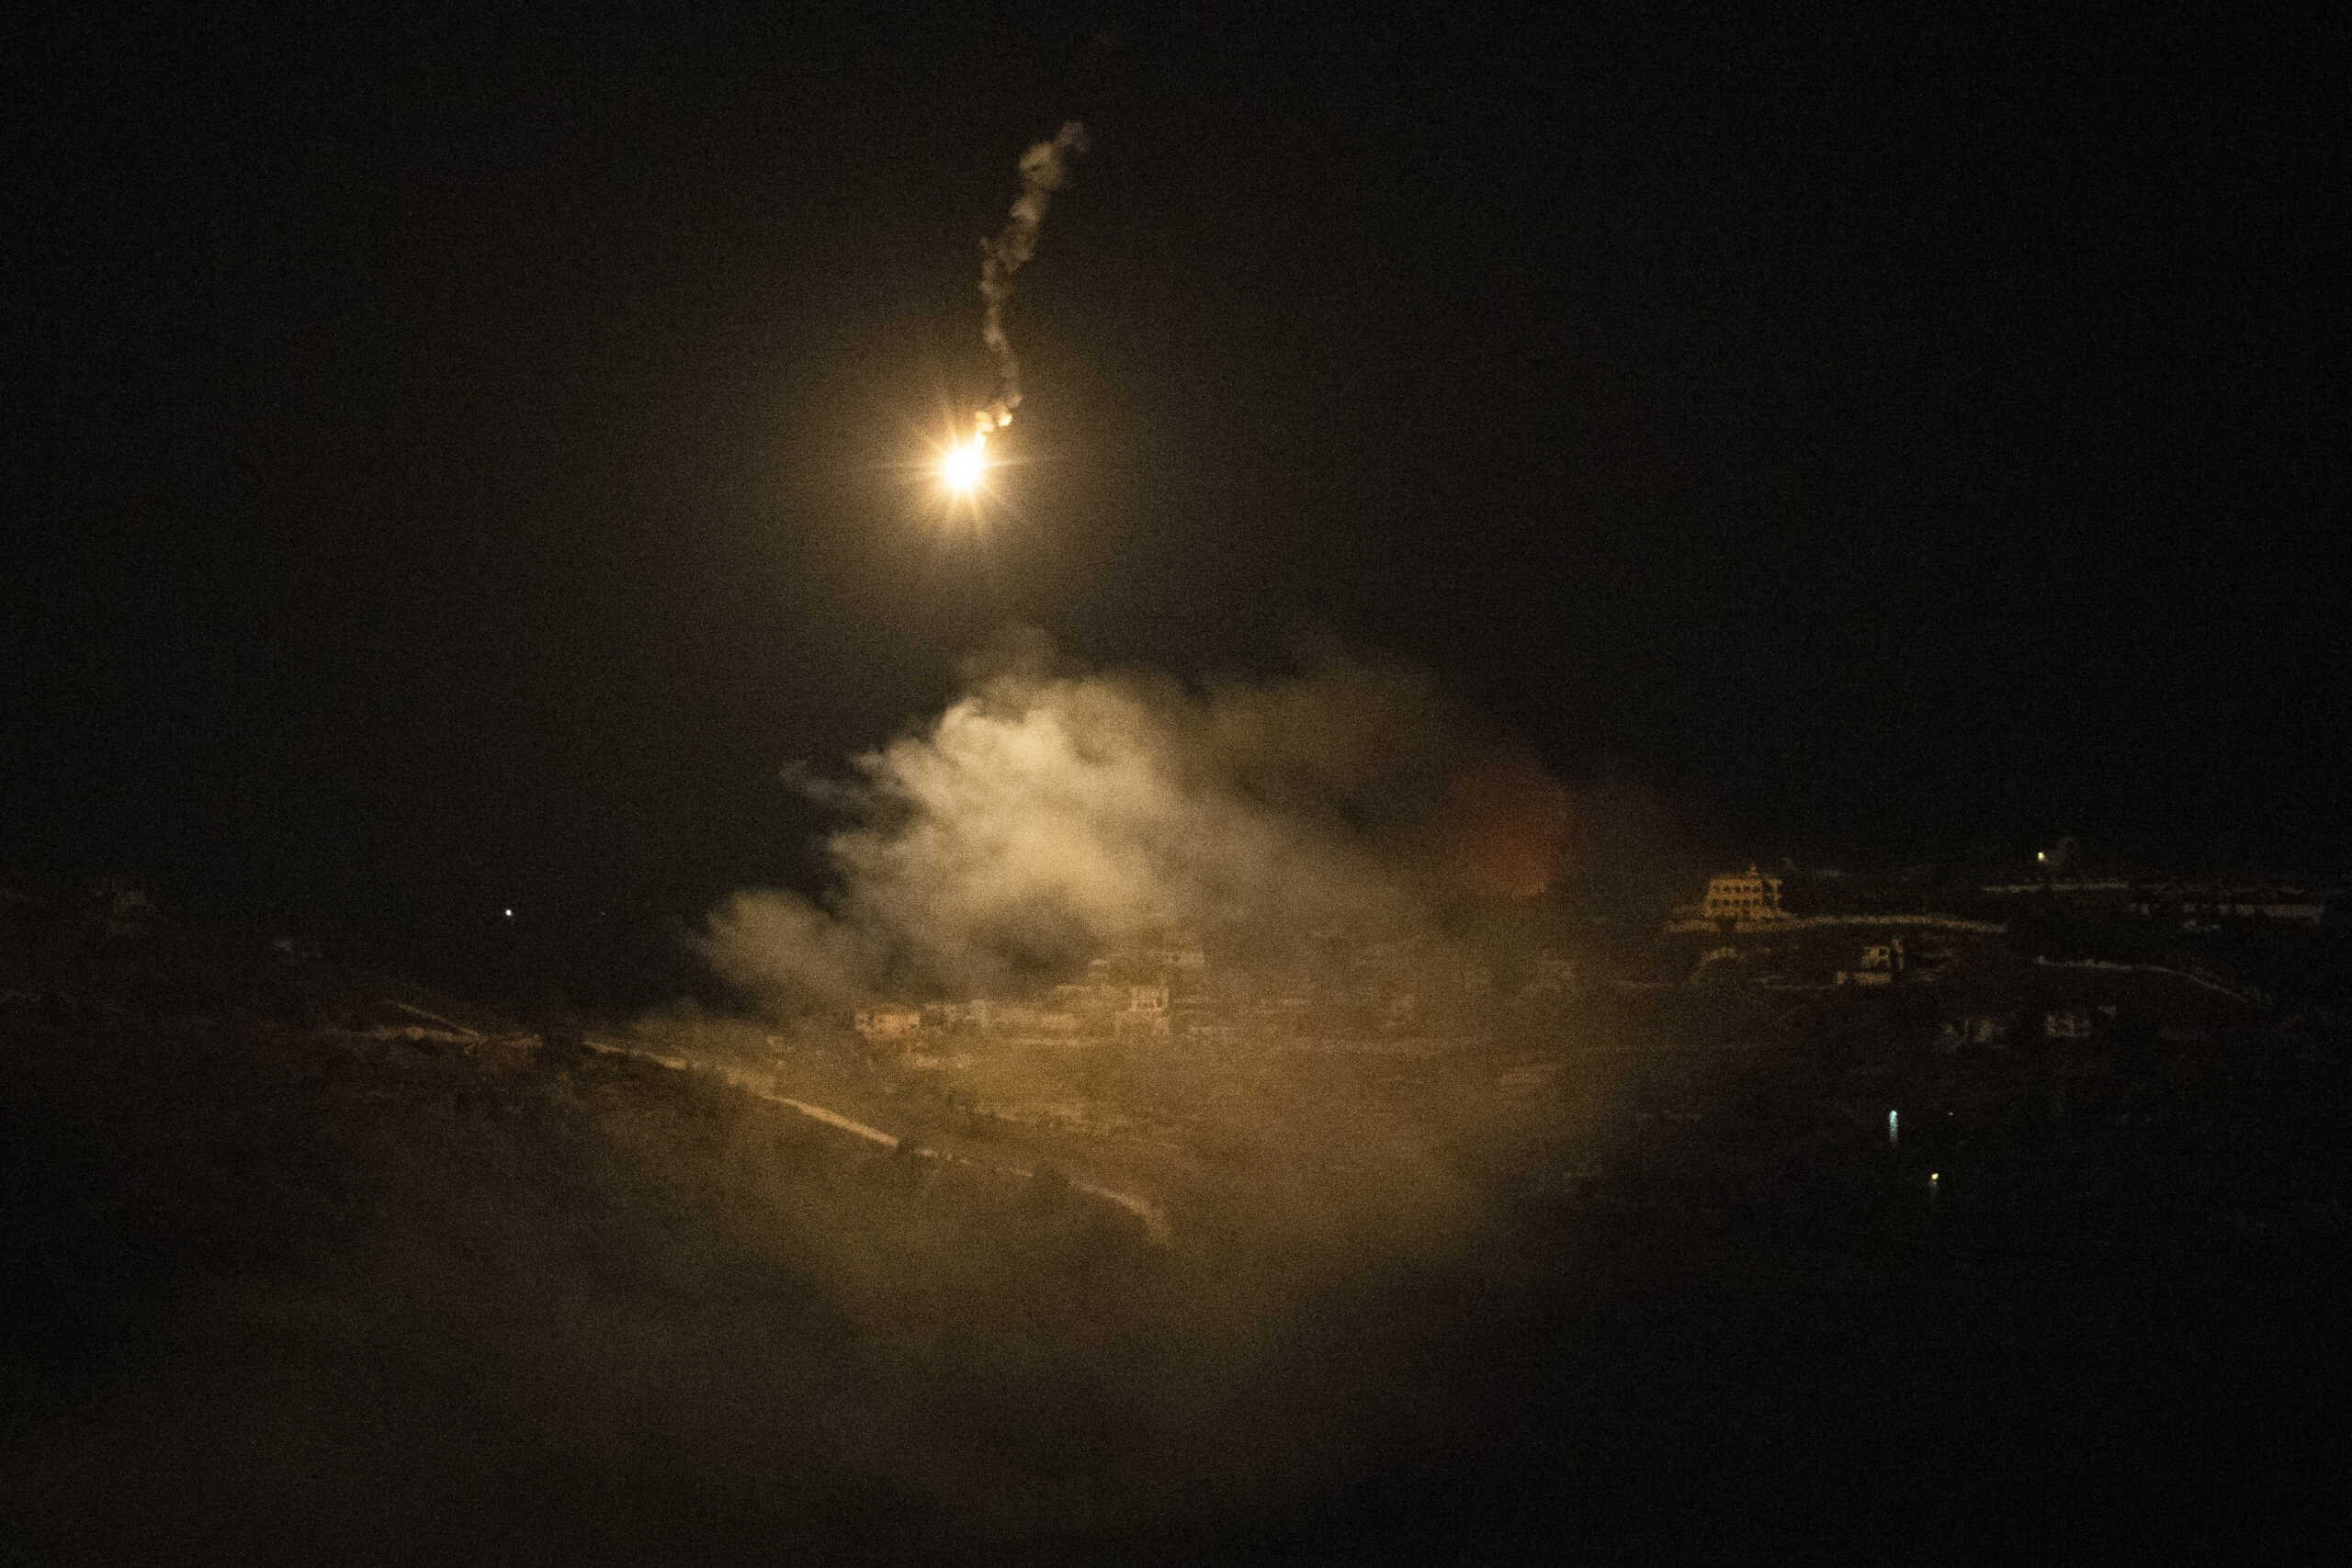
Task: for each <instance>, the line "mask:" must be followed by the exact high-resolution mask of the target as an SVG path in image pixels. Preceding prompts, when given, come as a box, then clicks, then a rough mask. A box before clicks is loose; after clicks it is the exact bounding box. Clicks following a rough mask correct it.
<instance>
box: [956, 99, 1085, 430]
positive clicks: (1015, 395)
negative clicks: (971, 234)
mask: <svg viewBox="0 0 2352 1568" xmlns="http://www.w3.org/2000/svg"><path fill="white" fill-rule="evenodd" d="M1085 151H1086V127H1085V126H1083V125H1081V124H1080V123H1079V122H1078V121H1077V120H1074V119H1073V120H1068V121H1065V122H1064V123H1063V125H1062V128H1061V129H1060V130H1057V131H1056V132H1054V134H1053V139H1052V140H1051V141H1040V142H1037V143H1036V144H1035V145H1034V146H1032V147H1031V148H1030V149H1029V150H1028V151H1027V152H1023V153H1022V154H1021V194H1020V195H1019V196H1018V197H1015V198H1014V199H1013V203H1012V215H1011V216H1010V217H1009V218H1007V219H1006V220H1005V225H1004V231H1003V232H1002V233H1001V234H999V235H997V236H996V237H995V238H994V239H989V240H982V241H981V242H980V298H981V299H982V300H984V301H986V305H985V308H984V310H983V312H982V314H981V317H980V341H981V342H982V343H984V344H987V345H988V350H989V354H990V355H993V356H994V357H995V359H996V379H997V393H996V397H995V398H994V400H991V401H990V402H989V404H988V405H987V406H986V407H985V408H982V409H980V410H979V411H978V412H976V413H975V414H974V415H973V423H974V426H975V427H976V434H978V435H980V436H982V437H983V438H985V437H986V436H987V435H988V434H989V432H990V431H992V430H995V429H998V428H1000V427H1001V426H1003V425H1007V424H1011V423H1012V411H1013V410H1014V409H1016V408H1019V407H1020V406H1021V361H1020V359H1019V358H1018V357H1017V356H1016V355H1014V354H1013V352H1012V340H1011V339H1010V338H1008V337H1007V336H1005V332H1004V311H1005V307H1006V306H1007V305H1009V304H1011V303H1012V275H1013V274H1014V273H1015V272H1018V271H1019V270H1020V269H1021V265H1022V264H1023V262H1025V261H1027V260H1028V259H1029V258H1030V257H1031V256H1033V255H1035V254H1036V251H1037V231H1038V230H1039V229H1040V228H1042V227H1043V226H1044V224H1045V221H1046V203H1047V202H1049V201H1050V200H1051V199H1052V198H1053V194H1054V192H1055V191H1057V190H1058V189H1060V188H1061V186H1062V183H1063V182H1064V181H1065V180H1067V179H1068V178H1069V159H1071V158H1074V157H1076V156H1077V155H1078V154H1080V153H1081V152H1085Z"/></svg>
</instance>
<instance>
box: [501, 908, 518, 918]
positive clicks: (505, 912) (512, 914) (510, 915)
mask: <svg viewBox="0 0 2352 1568" xmlns="http://www.w3.org/2000/svg"><path fill="white" fill-rule="evenodd" d="M499 913H500V914H502V915H504V916H505V917H506V918H507V919H510V920H511V919H514V918H515V911H514V910H512V909H501V910H500V911H499Z"/></svg>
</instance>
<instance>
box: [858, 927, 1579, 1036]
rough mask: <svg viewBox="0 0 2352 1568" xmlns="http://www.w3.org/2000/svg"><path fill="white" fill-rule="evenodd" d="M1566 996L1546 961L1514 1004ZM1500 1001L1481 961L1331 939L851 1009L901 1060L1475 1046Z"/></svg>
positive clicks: (1162, 952) (1193, 938)
mask: <svg viewBox="0 0 2352 1568" xmlns="http://www.w3.org/2000/svg"><path fill="white" fill-rule="evenodd" d="M1270 947H1271V948H1273V949H1278V950H1270ZM1575 987H1576V968H1575V965H1574V964H1573V963H1572V962H1571V961H1570V960H1568V959H1567V958H1566V957H1565V956H1562V955H1559V954H1556V953H1544V954H1541V955H1539V956H1538V957H1537V958H1536V959H1535V960H1534V961H1533V962H1532V964H1529V965H1528V966H1527V967H1526V972H1525V973H1524V974H1523V975H1521V976H1517V977H1516V978H1515V979H1514V980H1513V982H1512V984H1511V987H1510V996H1511V997H1523V998H1528V999H1530V1000H1532V1001H1537V1002H1540V1001H1542V1000H1544V999H1545V998H1561V997H1565V996H1566V995H1567V994H1568V993H1570V992H1572V991H1573V990H1574V989H1575ZM1501 999H1507V998H1503V997H1502V996H1501V987H1498V981H1497V977H1496V974H1495V970H1494V966H1493V965H1492V964H1490V963H1489V962H1487V960H1486V959H1485V958H1484V957H1483V956H1482V955H1480V954H1479V953H1476V952H1475V951H1473V950H1471V949H1470V948H1469V947H1467V946H1466V945H1464V944H1459V943H1454V942H1447V941H1445V940H1443V939H1440V938H1435V937H1430V936H1427V935H1395V934H1385V933H1365V932H1361V931H1352V932H1351V931H1338V930H1332V931H1317V932H1309V933H1306V934H1305V935H1303V936H1300V937H1296V938H1295V939H1292V940H1290V941H1288V942H1280V943H1273V944H1268V943H1262V942H1261V943H1259V944H1255V945H1252V944H1248V943H1243V942H1235V943H1233V944H1231V951H1229V952H1228V951H1223V950H1220V952H1219V953H1218V956H1217V958H1216V962H1214V963H1213V962H1212V961H1211V958H1210V953H1209V949H1208V947H1207V945H1206V944H1204V942H1203V941H1202V940H1201V939H1200V938H1199V937H1198V936H1197V935H1195V934H1193V933H1191V932H1179V933H1175V934H1174V935H1172V936H1170V937H1169V938H1167V939H1165V940H1162V941H1159V942H1146V943H1139V944H1135V945H1132V946H1129V947H1126V948H1123V949H1120V950H1117V951H1114V952H1113V953H1106V954H1104V955H1103V956H1100V957H1097V958H1095V959H1094V960H1093V961H1092V962H1091V963H1090V964H1088V965H1087V968H1086V972H1085V974H1084V975H1083V976H1081V977H1079V978H1074V979H1072V980H1069V981H1067V982H1064V983H1062V984H1060V985H1057V986H1053V987H1047V988H1046V989H1043V990H1041V991H1038V992H1036V993H1034V994H1032V995H1028V996H1024V997H1021V998H985V997H983V998H969V999H966V1000H941V1001H927V1002H912V1001H877V1002H875V1003H872V1004H870V1005H868V1006H866V1007H863V1008H860V1009H858V1010H857V1011H856V1014H855V1017H854V1023H855V1026H856V1029H857V1032H858V1033H859V1034H860V1035H862V1036H864V1037H865V1039H866V1040H868V1041H870V1042H873V1043H877V1044H888V1045H893V1046H897V1047H899V1048H903V1049H926V1048H929V1047H932V1046H935V1045H944V1044H947V1043H951V1042H954V1041H956V1040H968V1039H973V1038H977V1037H985V1038H989V1039H994V1040H1001V1041H1012V1042H1029V1043H1057V1042H1059V1043H1094V1042H1104V1041H1120V1040H1127V1041H1148V1040H1156V1039H1168V1038H1171V1037H1183V1038H1187V1039H1192V1040H1196V1041H1202V1042H1228V1041H1241V1040H1250V1039H1269V1038H1272V1039H1281V1038H1301V1037H1306V1038H1323V1037H1334V1038H1337V1037H1349V1038H1363V1037H1392V1038H1393V1037H1397V1036H1408V1037H1422V1036H1453V1035H1458V1034H1462V1033H1465V1032H1475V1031H1476V1029H1477V1028H1479V1027H1480V1026H1481V1024H1482V1022H1483V1021H1484V1019H1485V1017H1486V1015H1487V1011H1488V1010H1489V1009H1490V1008H1491V1007H1492V1006H1493V1005H1494V1004H1495V1003H1496V1002H1497V1001H1498V1000H1501Z"/></svg>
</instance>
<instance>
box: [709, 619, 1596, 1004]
mask: <svg viewBox="0 0 2352 1568" xmlns="http://www.w3.org/2000/svg"><path fill="white" fill-rule="evenodd" d="M855 773H856V776H855V778H854V779H853V780H852V781H850V782H848V783H846V784H825V785H820V786H817V787H816V789H815V790H814V791H813V793H815V794H816V795H817V796H818V797H819V798H820V799H822V800H824V801H825V802H827V803H828V804H830V805H831V806H833V807H836V808H838V809H841V810H842V811H843V812H844V813H845V815H846V816H847V817H848V818H849V821H848V822H847V824H846V825H845V826H844V827H843V828H842V829H841V830H839V831H838V832H836V833H835V834H834V835H833V836H832V837H831V840H829V843H828V850H829V854H830V858H831V863H832V866H833V868H834V871H835V873H836V875H837V877H838V882H839V886H838V887H837V889H836V890H835V892H834V893H833V894H832V895H831V897H829V898H828V899H827V900H826V901H825V902H824V903H823V904H821V905H820V904H816V903H812V902H810V901H809V900H808V899H805V898H803V897H799V896H798V895H796V894H792V893H788V892H780V891H751V892H743V893H739V894H737V895H736V896H735V897H733V898H732V899H730V900H729V902H728V903H727V904H726V905H725V906H724V907H722V908H719V909H718V910H717V911H716V912H715V913H714V914H713V916H712V918H711V920H710V925H709V930H708V933H707V937H706V938H705V939H704V942H703V951H704V953H705V955H706V956H707V958H708V960H709V961H710V963H711V964H713V965H714V967H715V968H716V969H717V971H718V974H719V975H720V976H722V977H724V978H726V979H727V980H729V982H731V983H733V984H735V985H737V986H739V987H742V988H743V989H745V990H746V991H749V992H751V993H752V994H753V995H755V996H757V997H759V998H762V999H763V1001H764V1002H766V1003H767V1004H768V1005H769V1006H770V1007H771V1008H773V1009H775V1010H779V1011H784V1012H797V1011H802V1010H808V1009H809V1008H812V1007H816V1006H820V1005H825V1004H831V1003H839V1002H841V1001H842V1000H845V999H848V998H853V997H856V996H859V995H865V994H870V993H873V992H875V991H877V990H881V989H901V990H923V989H930V988H934V987H952V988H964V989H973V990H988V989H991V988H996V987H1018V986H1019V985H1020V984H1021V983H1022V982H1023V980H1024V979H1029V978H1035V977H1038V976H1044V975H1046V974H1048V973H1052V972H1054V971H1057V970H1059V969H1063V968H1067V967H1068V966H1069V965H1070V964H1076V963H1079V962H1082V961H1083V959H1084V958H1085V957H1087V956H1089V955H1091V953H1094V952H1096V951H1099V950H1101V949H1103V948H1104V947H1107V946H1112V945H1115V944H1117V943H1120V942H1125V941H1131V940H1136V939H1141V938H1146V937H1148V936H1149V935H1151V934H1152V933H1154V932H1156V931H1162V930H1165V929H1166V928H1168V927H1170V926H1175V925H1189V926H1212V927H1217V928H1223V929H1235V928H1251V929H1258V930H1263V931H1293V932H1295V931H1303V930H1306V929H1308V928H1310V927H1314V926H1318V925H1323V926H1328V925H1330V924H1334V923H1338V924H1343V925H1346V926H1349V927H1351V928H1363V929H1371V928H1386V929H1389V930H1410V929H1414V928H1418V927H1422V926H1425V925H1426V924H1427V923H1428V922H1429V921H1430V919H1432V917H1433V913H1434V911H1435V910H1436V909H1437V908H1438V907H1439V906H1440V905H1441V904H1442V902H1443V901H1444V900H1445V899H1446V898H1447V897H1450V896H1452V895H1453V894H1455V893H1458V892H1462V891H1465V890H1466V891H1470V892H1476V893H1496V892H1526V891H1531V890H1533V888H1535V887H1540V886H1542V880H1543V878H1542V874H1537V875H1536V876H1535V880H1534V881H1533V883H1532V886H1530V885H1526V884H1527V883H1528V878H1529V875H1530V874H1529V873H1528V872H1527V870H1526V869H1525V867H1527V866H1529V865H1532V864H1537V863H1544V866H1545V869H1546V870H1548V858H1549V857H1550V856H1551V855H1552V854H1554V853H1555V852H1556V849H1557V844H1558V838H1559V822H1558V820H1556V818H1559V817H1560V816H1562V815H1563V814H1564V813H1565V810H1566V797H1565V795H1563V794H1562V793H1561V792H1560V791H1559V789H1558V786H1557V785H1556V784H1552V783H1551V782H1550V780H1549V779H1548V778H1547V777H1545V776H1544V774H1543V773H1542V772H1541V770H1540V769H1538V768H1536V767H1535V766H1534V765H1533V764H1532V762H1531V761H1527V760H1526V759H1525V757H1524V755H1523V754H1522V753H1518V752H1515V751H1514V750H1512V749H1510V747H1509V746H1507V745H1506V744H1504V743H1502V742H1501V741H1500V740H1499V739H1498V738H1497V737H1495V736H1494V735H1493V734H1492V733H1491V732H1490V731H1488V730H1487V729H1486V728H1484V727H1482V726H1480V725H1478V724H1477V723H1476V722H1475V721H1474V720H1472V719H1471V718H1469V717H1468V716H1466V715H1464V714H1463V713H1462V712H1461V711H1460V710H1458V709H1456V708H1454V707H1453V706H1451V705H1448V704H1447V703H1446V702H1445V701H1444V700H1443V698H1442V696H1441V694H1439V693H1438V691H1437V689H1436V687H1435V685H1434V683H1433V682H1430V679H1429V678H1428V677H1427V676H1426V675H1424V674H1422V673H1421V672H1419V671H1415V670H1412V669H1410V668H1408V667H1406V666H1403V665H1400V664H1395V663H1388V662H1382V661H1379V660H1368V659H1364V658H1361V657H1357V656H1353V655H1351V654H1347V653H1344V652H1341V651H1339V650H1337V649H1321V650H1318V651H1317V652H1315V653H1313V654H1311V655H1310V656H1309V657H1308V659H1307V660H1306V661H1305V664H1304V667H1303V669H1302V670H1301V671H1300V672H1299V673H1297V674H1296V675H1295V676H1292V677H1290V678H1288V679H1284V680H1280V681H1274V682H1263V683H1256V684H1244V683H1229V684H1227V685H1224V686H1220V687H1217V688H1216V689H1213V690H1210V691H1207V692H1195V691H1192V690H1188V689H1186V688H1185V687H1184V686H1183V685H1182V684H1181V683H1179V682H1176V681H1174V680H1172V679H1170V678H1168V677H1165V676H1156V675H1148V674H1072V673H1054V672H1052V671H1051V670H1050V669H1049V667H1048V664H1047V659H1046V655H1045V654H1044V653H1043V652H1042V650H1041V649H1039V648H1038V647H1037V646H1036V645H1035V643H1034V642H1033V643H1032V644H1031V645H1029V646H1028V647H1027V648H1026V649H1025V650H1024V651H1023V652H1022V653H1020V654H1019V655H1018V656H1016V657H1014V658H1012V659H1010V660H1000V661H999V662H998V664H997V665H996V667H995V668H994V669H993V670H992V671H990V672H987V673H982V674H978V676H977V677H976V678H975V680H974V681H973V682H972V684H971V689H970V690H969V691H968V692H967V694H965V695H964V696H963V697H962V698H961V699H959V700H958V701H956V703H954V704H953V705H950V706H949V707H948V708H947V709H946V711H945V712H944V713H943V714H942V715H941V716H939V718H938V719H937V721H936V722H935V723H933V724H932V725H931V726H930V727H929V728H927V729H926V730H924V731H922V733H919V734H915V735H910V736H907V737H905V738H903V739H899V740H898V741H896V742H894V743H893V744H891V745H889V746H888V747H886V748H884V749H882V750H878V751H875V752H871V753H869V754H867V755H865V756H863V757H860V758H858V759H857V760H856V762H855ZM1498 778H1500V779H1503V780H1504V781H1506V783H1507V784H1509V785H1510V787H1508V788H1501V789H1498V788H1497V787H1495V786H1494V785H1493V784H1492V781H1493V780H1495V779H1498ZM1531 801H1532V802H1534V803H1535V804H1534V807H1533V808H1532V810H1531V808H1530V807H1529V806H1528V803H1529V802H1531ZM1496 867H1499V868H1501V870H1500V871H1499V872H1498V871H1496V870H1494V869H1493V868H1496Z"/></svg>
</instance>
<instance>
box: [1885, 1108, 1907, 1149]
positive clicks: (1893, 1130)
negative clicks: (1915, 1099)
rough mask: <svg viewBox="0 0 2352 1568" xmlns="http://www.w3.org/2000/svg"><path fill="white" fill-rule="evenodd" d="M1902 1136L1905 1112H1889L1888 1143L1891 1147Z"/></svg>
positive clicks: (1887, 1120) (1887, 1117) (1887, 1114)
mask: <svg viewBox="0 0 2352 1568" xmlns="http://www.w3.org/2000/svg"><path fill="white" fill-rule="evenodd" d="M1902 1135H1903V1112H1901V1111H1888V1112H1887V1113H1886V1141H1887V1142H1888V1143H1889V1144H1890V1145H1891V1144H1893V1143H1894V1142H1895V1141H1896V1140H1897V1139H1899V1138H1900V1137H1901V1136H1902Z"/></svg>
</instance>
